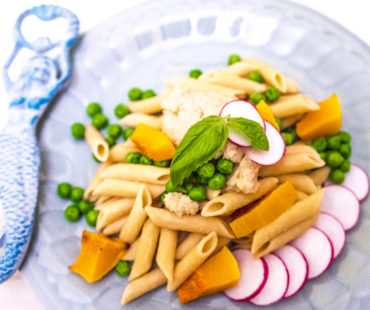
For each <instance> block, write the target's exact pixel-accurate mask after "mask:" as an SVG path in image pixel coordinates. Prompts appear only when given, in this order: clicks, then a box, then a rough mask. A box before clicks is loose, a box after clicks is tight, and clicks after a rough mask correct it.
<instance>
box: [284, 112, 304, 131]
mask: <svg viewBox="0 0 370 310" xmlns="http://www.w3.org/2000/svg"><path fill="white" fill-rule="evenodd" d="M303 115H304V113H299V114H295V115H292V116H289V117H286V118H283V119H281V122H282V124H283V129H286V128H288V127H290V126H293V125H294V124H295V123H296V122H298V121H299V120H300V119H301V118H302V117H303Z"/></svg>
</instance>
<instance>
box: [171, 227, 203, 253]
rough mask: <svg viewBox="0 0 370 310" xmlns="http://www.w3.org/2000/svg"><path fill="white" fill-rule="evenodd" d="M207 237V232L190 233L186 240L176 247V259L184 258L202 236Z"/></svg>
mask: <svg viewBox="0 0 370 310" xmlns="http://www.w3.org/2000/svg"><path fill="white" fill-rule="evenodd" d="M203 237H205V234H199V233H190V234H189V235H188V236H187V237H186V238H185V239H184V241H182V242H181V243H180V245H179V246H178V247H177V249H176V255H175V258H176V259H182V258H184V257H185V255H186V254H188V253H189V252H190V251H191V249H192V248H194V247H195V246H196V245H197V244H198V243H199V241H200V240H202V238H203Z"/></svg>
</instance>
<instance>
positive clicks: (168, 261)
mask: <svg viewBox="0 0 370 310" xmlns="http://www.w3.org/2000/svg"><path fill="white" fill-rule="evenodd" d="M177 234H178V232H177V231H176V230H172V229H167V228H161V233H160V237H159V243H158V249H157V257H156V262H157V265H158V267H159V268H160V269H161V270H162V272H163V273H164V275H165V276H166V278H167V279H168V280H172V279H173V271H174V267H175V255H176V245H177Z"/></svg>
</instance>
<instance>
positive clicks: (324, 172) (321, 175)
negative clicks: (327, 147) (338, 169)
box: [308, 166, 330, 186]
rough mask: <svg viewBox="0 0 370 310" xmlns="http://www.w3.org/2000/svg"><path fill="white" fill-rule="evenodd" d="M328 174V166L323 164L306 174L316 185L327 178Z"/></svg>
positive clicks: (322, 182)
mask: <svg viewBox="0 0 370 310" xmlns="http://www.w3.org/2000/svg"><path fill="white" fill-rule="evenodd" d="M329 174H330V168H329V167H327V166H325V167H322V168H319V169H316V170H314V171H312V172H311V173H309V174H308V176H309V177H310V178H311V179H312V181H313V183H314V184H315V185H316V186H321V185H322V184H324V182H325V181H326V180H327V179H328V177H329Z"/></svg>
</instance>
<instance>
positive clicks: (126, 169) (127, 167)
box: [101, 163, 170, 184]
mask: <svg viewBox="0 0 370 310" xmlns="http://www.w3.org/2000/svg"><path fill="white" fill-rule="evenodd" d="M101 177H102V178H103V179H122V180H128V181H136V182H143V183H151V184H166V183H167V182H168V181H169V180H170V168H160V167H156V166H149V165H139V164H126V163H124V164H123V163H120V164H114V165H111V166H110V167H109V168H108V169H105V171H104V172H103V173H102V175H101Z"/></svg>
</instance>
